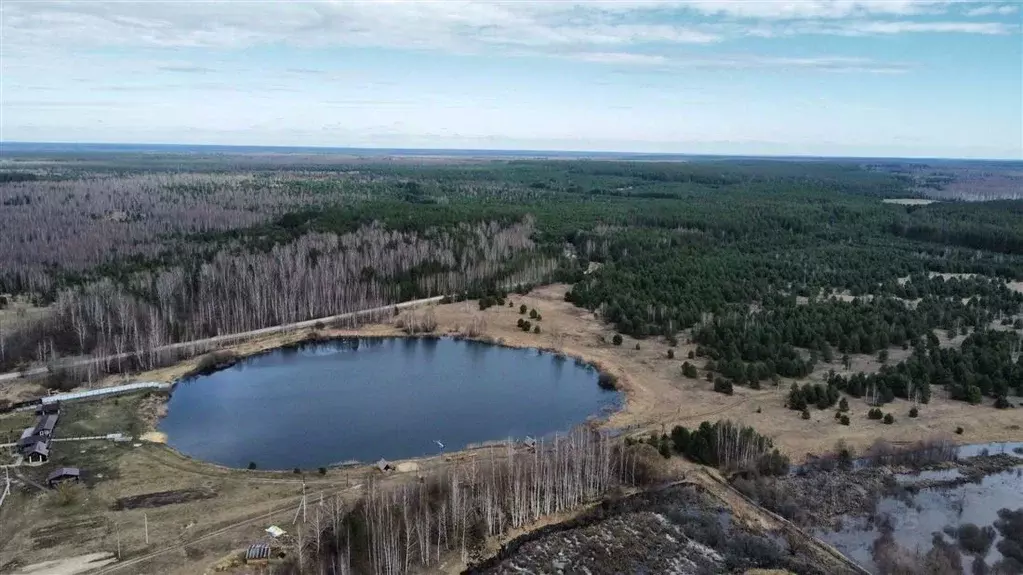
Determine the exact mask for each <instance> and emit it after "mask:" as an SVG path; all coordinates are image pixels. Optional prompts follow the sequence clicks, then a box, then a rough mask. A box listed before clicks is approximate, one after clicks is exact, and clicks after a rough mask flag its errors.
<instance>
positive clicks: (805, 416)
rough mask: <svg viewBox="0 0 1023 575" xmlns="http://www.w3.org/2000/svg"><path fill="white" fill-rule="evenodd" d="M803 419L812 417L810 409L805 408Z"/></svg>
mask: <svg viewBox="0 0 1023 575" xmlns="http://www.w3.org/2000/svg"><path fill="white" fill-rule="evenodd" d="M803 419H810V410H809V409H804V410H803Z"/></svg>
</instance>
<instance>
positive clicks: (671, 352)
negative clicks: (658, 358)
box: [668, 348, 675, 359]
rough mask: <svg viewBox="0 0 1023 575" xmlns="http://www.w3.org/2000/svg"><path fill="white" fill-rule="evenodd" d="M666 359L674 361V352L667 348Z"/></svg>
mask: <svg viewBox="0 0 1023 575" xmlns="http://www.w3.org/2000/svg"><path fill="white" fill-rule="evenodd" d="M668 359H675V350H673V349H671V348H668Z"/></svg>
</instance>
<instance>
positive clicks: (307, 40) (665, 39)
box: [0, 0, 1015, 54]
mask: <svg viewBox="0 0 1023 575" xmlns="http://www.w3.org/2000/svg"><path fill="white" fill-rule="evenodd" d="M954 5H956V2H953V1H952V0H747V1H743V0H671V1H669V0H661V1H658V0H608V1H599V0H594V1H588V2H582V1H568V0H565V1H550V2H539V1H537V2H531V1H521V2H511V1H498V0H480V1H472V0H420V1H393V0H392V1H383V0H382V1H377V2H361V1H354V2H302V1H294V2H244V1H232V0H221V1H207V2H170V1H157V0H153V1H149V2H117V1H102V0H99V1H92V0H89V1H85V0H83V1H79V2H57V1H51V0H31V1H23V0H7V1H6V2H4V3H3V4H2V5H0V11H2V14H3V19H2V30H0V33H2V34H3V39H4V46H5V52H6V53H8V54H12V53H13V54H17V53H29V52H34V51H37V50H39V49H47V48H49V49H64V50H79V49H82V48H86V49H87V48H90V47H97V46H98V47H156V48H181V47H202V48H215V49H233V48H245V47H251V46H267V45H292V46H299V47H311V46H313V47H314V46H353V47H387V48H411V49H440V50H446V51H453V52H460V53H466V52H468V53H472V52H480V51H484V50H500V49H515V48H533V49H537V50H546V51H548V52H550V51H554V50H559V49H562V48H564V47H578V48H585V47H592V48H600V47H622V46H636V45H663V46H680V45H690V44H713V43H718V42H723V41H726V40H728V39H731V38H736V37H741V36H744V35H756V36H762V37H776V36H790V35H793V34H794V33H821V34H845V35H850V34H892V33H901V32H945V33H964V34H999V33H1003V34H1004V33H1008V32H1010V31H1011V29H1012V28H1011V26H1009V25H1008V24H1005V23H993V22H992V23H988V22H930V21H921V20H914V19H913V18H914V17H916V16H919V15H921V14H929V15H934V14H948V13H950V11H951V10H952V9H951V7H952V6H954ZM1014 8H1015V7H1014V6H1009V5H997V6H996V5H990V6H988V5H985V6H978V7H976V8H973V9H971V10H970V11H969V13H970V14H976V15H980V14H991V15H999V14H1002V15H1004V14H1007V13H1008V12H1007V10H1009V9H1014ZM878 18H886V19H884V20H878ZM890 18H898V20H894V21H893V20H890ZM850 19H851V20H852V21H854V22H861V24H857V25H856V26H854V27H850V26H847V25H846V24H845V22H847V21H849V20H850ZM594 51H604V50H594Z"/></svg>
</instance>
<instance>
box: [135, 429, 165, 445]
mask: <svg viewBox="0 0 1023 575" xmlns="http://www.w3.org/2000/svg"><path fill="white" fill-rule="evenodd" d="M139 439H141V440H142V441H148V442H150V443H167V434H166V433H164V432H162V431H147V432H145V433H143V434H142V436H141V437H139Z"/></svg>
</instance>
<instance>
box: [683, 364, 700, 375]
mask: <svg viewBox="0 0 1023 575" xmlns="http://www.w3.org/2000/svg"><path fill="white" fill-rule="evenodd" d="M682 375H684V376H686V377H688V378H689V379H696V378H697V377H699V375H700V374H699V372H697V371H696V366H695V365H693V364H691V363H689V362H688V361H684V362H682Z"/></svg>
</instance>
